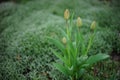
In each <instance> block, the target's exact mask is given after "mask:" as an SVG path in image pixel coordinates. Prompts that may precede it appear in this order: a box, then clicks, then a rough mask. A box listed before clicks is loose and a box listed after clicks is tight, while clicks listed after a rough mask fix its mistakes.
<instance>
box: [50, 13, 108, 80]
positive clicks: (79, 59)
mask: <svg viewBox="0 0 120 80" xmlns="http://www.w3.org/2000/svg"><path fill="white" fill-rule="evenodd" d="M68 15H69V14H68ZM65 16H67V14H65ZM72 20H73V16H72V17H71V19H70V23H68V20H67V21H66V25H67V26H66V31H63V30H62V29H60V31H61V35H62V36H63V37H64V38H63V40H62V42H63V43H62V42H61V41H60V40H59V38H48V39H49V40H50V42H52V43H53V44H55V45H56V46H57V47H58V49H59V50H60V52H57V51H55V50H53V49H52V52H53V53H54V55H56V56H57V57H58V58H59V59H60V61H61V62H59V63H58V62H57V63H54V64H53V65H54V66H55V67H56V68H57V69H58V70H59V71H61V72H62V73H63V74H65V75H66V76H68V77H70V79H71V80H78V79H79V78H81V77H82V76H83V73H84V71H85V70H86V68H87V67H89V66H91V65H93V64H94V63H97V62H98V61H101V60H103V59H106V58H108V57H109V55H106V54H96V55H91V56H88V51H89V49H90V47H91V45H92V42H93V38H94V34H95V30H94V28H95V22H94V23H92V25H91V27H93V28H92V31H91V35H90V38H89V41H88V45H87V47H86V45H85V43H84V41H85V39H84V38H83V34H82V33H81V30H80V28H79V27H73V26H72V24H73V23H72ZM78 23H79V22H78ZM79 24H81V21H80V23H79ZM74 30H75V31H74Z"/></svg>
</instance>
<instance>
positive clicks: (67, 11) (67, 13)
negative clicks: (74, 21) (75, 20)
mask: <svg viewBox="0 0 120 80" xmlns="http://www.w3.org/2000/svg"><path fill="white" fill-rule="evenodd" d="M69 16H70V13H69V10H68V9H66V10H65V12H64V18H65V20H68V19H69Z"/></svg>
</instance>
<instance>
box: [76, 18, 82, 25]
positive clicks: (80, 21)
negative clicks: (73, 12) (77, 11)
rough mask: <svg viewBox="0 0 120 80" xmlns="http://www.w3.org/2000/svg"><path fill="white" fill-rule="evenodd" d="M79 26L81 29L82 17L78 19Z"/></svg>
mask: <svg viewBox="0 0 120 80" xmlns="http://www.w3.org/2000/svg"><path fill="white" fill-rule="evenodd" d="M77 26H78V27H81V26H82V20H81V18H80V17H78V18H77Z"/></svg>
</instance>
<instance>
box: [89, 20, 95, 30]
mask: <svg viewBox="0 0 120 80" xmlns="http://www.w3.org/2000/svg"><path fill="white" fill-rule="evenodd" d="M95 27H96V22H95V21H93V22H92V24H91V26H90V29H91V30H94V29H95Z"/></svg>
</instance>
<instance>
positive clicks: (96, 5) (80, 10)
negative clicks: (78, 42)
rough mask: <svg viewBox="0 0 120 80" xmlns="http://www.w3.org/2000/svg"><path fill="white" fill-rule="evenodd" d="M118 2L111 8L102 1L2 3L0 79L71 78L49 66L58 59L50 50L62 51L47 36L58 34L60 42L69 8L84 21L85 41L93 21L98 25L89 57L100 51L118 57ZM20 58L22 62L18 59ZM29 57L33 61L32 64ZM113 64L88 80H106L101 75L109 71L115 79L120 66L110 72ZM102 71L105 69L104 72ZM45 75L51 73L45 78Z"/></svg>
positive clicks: (55, 0)
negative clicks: (66, 12)
mask: <svg viewBox="0 0 120 80" xmlns="http://www.w3.org/2000/svg"><path fill="white" fill-rule="evenodd" d="M117 1H119V0H117ZM117 1H116V0H115V1H113V3H111V4H110V5H106V4H104V3H102V2H99V0H92V1H91V0H76V2H74V1H72V2H71V0H49V1H48V0H31V1H28V2H25V3H24V4H23V3H20V4H19V3H16V2H15V3H13V2H5V3H0V79H3V80H19V79H20V80H27V79H29V80H33V79H38V78H39V80H48V79H49V76H47V75H48V74H49V75H50V78H52V79H54V80H61V79H63V80H67V79H68V77H66V76H64V75H63V74H61V73H60V72H59V71H57V70H56V69H55V68H54V67H52V66H51V65H50V64H51V63H52V62H53V61H54V60H56V57H55V56H54V55H53V54H52V53H51V51H50V48H54V49H56V50H57V51H59V50H58V49H57V48H56V46H54V45H53V44H52V43H51V42H49V41H47V40H46V39H45V36H56V35H59V36H60V39H61V38H62V37H63V36H61V33H60V31H59V28H62V29H65V27H64V24H65V22H64V20H63V18H62V17H63V11H64V10H65V9H66V8H69V9H70V10H71V11H74V12H75V14H76V15H75V17H74V18H76V17H77V16H81V18H82V20H83V26H82V28H81V32H82V33H83V37H84V38H85V39H86V40H85V41H88V39H89V36H90V34H89V33H90V30H89V26H90V24H91V22H92V21H93V20H96V21H97V22H98V29H97V32H96V34H95V37H94V41H93V45H92V46H91V49H90V51H89V52H88V54H89V55H93V54H97V53H99V52H100V53H109V54H111V52H112V50H113V48H114V50H115V53H116V50H117V53H118V54H119V52H120V49H119V48H120V47H119V46H120V45H119V44H120V41H119V40H120V38H119V37H118V36H119V31H120V30H119V28H120V27H119V14H120V13H119V11H120V10H119V7H118V6H119V2H117ZM19 2H20V0H19ZM108 6H109V7H108ZM109 17H110V18H109ZM74 21H75V20H73V22H74ZM84 23H85V24H84ZM102 23H103V24H102ZM73 26H75V24H73ZM105 27H106V28H105ZM85 44H86V45H87V42H85ZM17 55H20V56H21V60H20V61H18V60H17V59H16V58H15V57H16V56H17ZM28 58H33V59H34V60H33V61H31V62H29V59H28ZM113 62H116V61H112V62H111V63H106V64H105V66H102V67H100V68H98V70H99V74H101V75H98V76H94V75H93V74H92V73H93V72H89V71H88V72H86V73H85V76H83V77H84V78H85V79H86V80H88V79H90V77H91V80H92V79H96V80H97V79H100V80H106V77H103V75H102V72H106V73H110V74H108V75H109V76H108V77H107V79H108V80H110V79H112V78H111V77H112V76H113V77H114V75H117V74H118V73H119V70H118V68H117V67H118V63H117V64H113V66H111V67H110V69H108V67H109V65H110V64H112V63H113ZM38 63H40V64H38ZM102 63H103V62H102ZM33 65H35V66H34V68H30V70H31V71H30V72H27V74H26V75H24V74H23V72H25V71H27V70H26V69H28V68H29V67H33ZM41 65H43V67H41ZM107 65H108V66H107ZM51 68H52V69H51ZM103 68H104V70H102V69H103ZM49 69H50V70H49ZM42 70H43V72H42ZM47 71H48V72H47ZM82 71H83V70H82ZM39 72H40V74H39ZM46 73H48V74H47V75H45V74H46ZM86 75H89V77H88V76H87V77H86ZM93 76H94V77H93ZM115 78H116V79H119V77H115ZM85 79H84V80H85Z"/></svg>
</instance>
